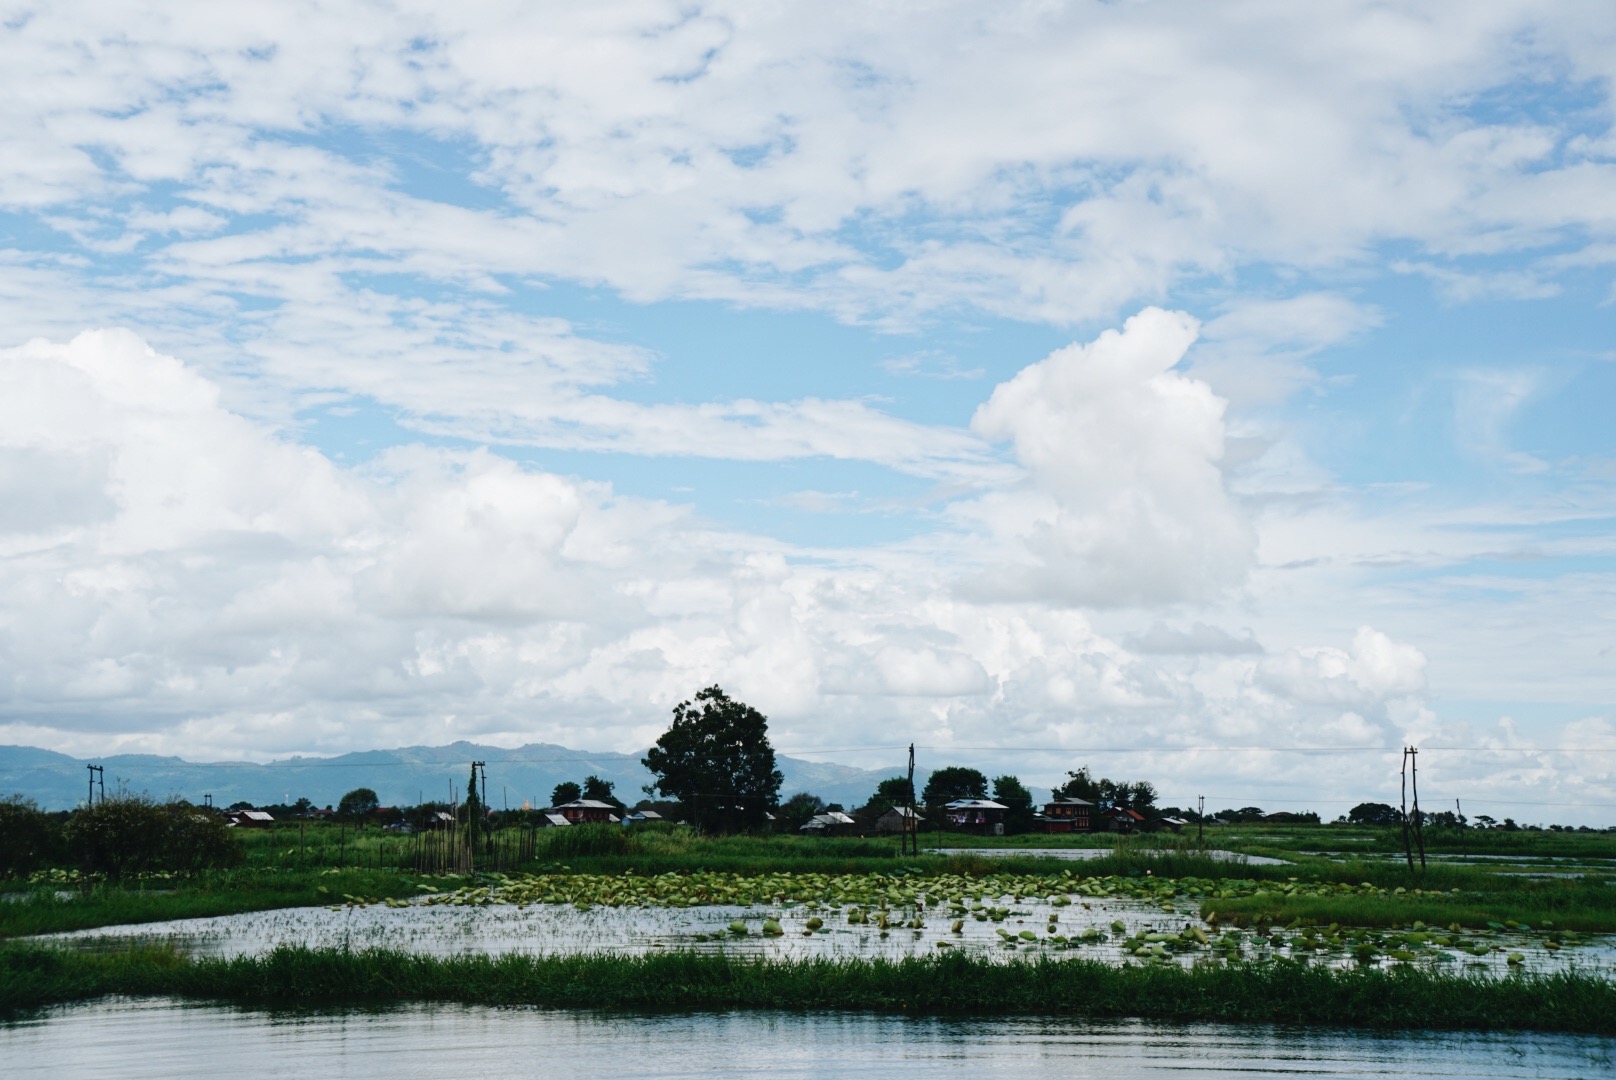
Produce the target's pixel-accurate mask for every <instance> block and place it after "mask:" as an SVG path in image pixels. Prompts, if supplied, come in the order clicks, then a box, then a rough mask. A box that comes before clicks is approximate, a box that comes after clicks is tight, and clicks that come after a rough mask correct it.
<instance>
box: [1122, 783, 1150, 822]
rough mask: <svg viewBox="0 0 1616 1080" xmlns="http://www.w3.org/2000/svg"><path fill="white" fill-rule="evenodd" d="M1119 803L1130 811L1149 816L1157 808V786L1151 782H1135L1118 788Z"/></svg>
mask: <svg viewBox="0 0 1616 1080" xmlns="http://www.w3.org/2000/svg"><path fill="white" fill-rule="evenodd" d="M1117 801H1118V802H1119V803H1120V804H1121V805H1123V806H1126V807H1127V808H1128V809H1130V810H1137V811H1138V812H1139V813H1141V814H1148V813H1150V811H1152V810H1154V809H1155V807H1156V785H1155V784H1152V783H1151V782H1150V781H1149V780H1135V781H1134V782H1133V783H1131V784H1123V785H1120V786H1119V787H1118V788H1117Z"/></svg>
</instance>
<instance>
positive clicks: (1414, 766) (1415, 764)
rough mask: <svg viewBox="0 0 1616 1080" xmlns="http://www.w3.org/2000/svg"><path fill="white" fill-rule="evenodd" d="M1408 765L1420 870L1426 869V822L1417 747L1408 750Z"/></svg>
mask: <svg viewBox="0 0 1616 1080" xmlns="http://www.w3.org/2000/svg"><path fill="white" fill-rule="evenodd" d="M1408 763H1409V773H1410V780H1411V781H1412V783H1413V788H1414V840H1415V842H1416V843H1418V844H1419V846H1420V869H1421V870H1424V869H1425V821H1424V815H1423V814H1421V813H1420V750H1419V747H1417V746H1411V747H1409V748H1408Z"/></svg>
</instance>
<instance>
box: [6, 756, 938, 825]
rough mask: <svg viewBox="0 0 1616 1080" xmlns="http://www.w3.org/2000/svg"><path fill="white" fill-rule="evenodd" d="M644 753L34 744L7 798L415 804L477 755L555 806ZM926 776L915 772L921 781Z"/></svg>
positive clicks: (810, 766) (854, 800)
mask: <svg viewBox="0 0 1616 1080" xmlns="http://www.w3.org/2000/svg"><path fill="white" fill-rule="evenodd" d="M642 756H643V755H642V754H639V753H636V754H617V753H611V752H606V751H591V750H572V749H569V748H568V747H565V746H556V745H553V744H551V743H529V744H528V745H526V746H520V747H517V748H516V749H514V750H513V749H507V748H504V747H498V746H480V745H478V744H476V743H470V742H454V743H450V744H449V745H447V746H406V747H400V748H398V749H395V750H363V751H358V752H355V753H351V754H342V755H340V756H338V757H330V758H315V757H289V758H282V759H279V760H276V761H270V762H266V763H262V764H260V763H258V762H250V761H208V762H199V761H186V760H184V759H183V758H178V757H160V756H157V755H154V754H114V755H111V756H109V757H103V758H94V759H85V758H75V757H69V756H68V755H66V754H59V753H56V752H55V751H53V750H42V749H39V748H38V747H33V746H0V797H4V796H6V795H10V794H13V793H16V794H19V795H24V796H26V797H28V798H31V799H33V800H34V801H36V802H37V803H39V805H40V806H42V807H44V808H45V809H47V810H66V809H70V808H72V807H74V806H76V805H79V804H80V803H82V802H83V801H84V798H85V795H86V792H87V783H86V782H87V780H88V777H89V775H90V774H89V773H88V772H87V771H86V769H85V766H86V765H90V764H96V765H100V766H102V767H103V768H104V770H105V772H104V774H103V778H104V780H105V783H106V790H107V792H108V793H109V794H112V793H114V792H115V791H118V790H123V791H129V792H145V793H147V794H150V795H152V796H154V797H156V798H159V799H166V798H168V797H170V796H176V797H181V798H186V799H189V800H190V801H192V802H195V803H200V802H202V801H203V797H204V796H205V795H211V796H212V797H213V804H214V805H215V806H229V805H231V804H232V803H236V802H248V803H252V804H254V805H259V806H262V805H269V804H275V803H290V802H295V801H296V800H297V799H298V798H300V797H302V798H307V799H309V800H310V801H312V802H313V803H314V804H315V805H316V806H326V805H328V804H329V805H332V806H335V805H336V803H337V802H338V800H340V799H341V798H342V796H343V794H344V793H346V792H348V791H351V790H353V789H354V788H360V787H367V788H370V789H372V790H374V791H375V792H376V795H377V797H378V798H379V799H380V800H381V802H382V805H384V806H389V805H413V804H415V803H418V802H421V801H423V800H447V799H450V798H459V799H464V798H465V792H466V780H467V778H468V777H469V775H470V767H471V762H473V761H483V762H486V763H487V772H488V801H489V803H490V804H491V805H492V806H494V807H495V808H499V807H501V806H507V805H508V806H513V807H514V806H521V805H523V804H524V803H527V804H530V805H532V806H548V805H549V803H550V792H551V790H552V789H554V787H555V786H556V785H557V784H559V783H562V782H563V781H567V780H571V781H573V782H574V783H582V782H583V779H584V777H585V776H588V775H591V774H593V775H595V776H599V777H600V778H601V779H603V780H609V781H611V782H612V783H613V784H614V785H616V794H617V797H618V798H620V799H622V800H623V801H624V802H626V803H628V804H629V805H631V806H632V805H633V804H634V803H635V802H637V801H638V800H639V799H640V798H641V797H642V794H643V793H642V791H641V788H642V787H643V786H644V785H646V784H649V783H650V782H651V779H652V777H651V774H650V773H649V772H648V771H647V770H646V769H645V767H644V766H643V765H641V764H640V758H641V757H642ZM775 764H776V767H777V768H779V770H780V771H781V772H782V773H783V774H784V775H785V783H784V784H783V785H782V786H781V788H780V797H781V798H782V799H785V798H788V797H790V796H791V795H792V794H794V793H795V792H799V791H810V792H812V793H813V794H815V795H818V796H819V797H820V798H822V799H824V800H825V801H826V802H839V803H842V804H843V805H845V806H849V807H851V806H858V805H862V804H863V803H864V801H865V800H866V799H868V798H869V797H870V795H871V794H873V793H874V791H875V786H876V784H877V783H878V782H880V781H881V780H884V779H885V778H887V777H889V776H897V775H899V774H900V773H901V772H902V769H901V768H900V767H898V766H893V767H892V768H889V769H855V768H852V767H850V766H846V765H834V764H829V763H825V762H814V761H803V760H801V759H799V758H791V757H785V756H783V755H776V758H775ZM924 783H925V774H923V773H919V772H917V773H916V775H915V785H916V787H917V788H918V787H920V786H922V785H924Z"/></svg>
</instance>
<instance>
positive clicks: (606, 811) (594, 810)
mask: <svg viewBox="0 0 1616 1080" xmlns="http://www.w3.org/2000/svg"><path fill="white" fill-rule="evenodd" d="M616 809H617V807H615V806H613V805H612V804H611V803H609V802H601V801H600V800H599V799H574V800H572V801H571V802H567V803H562V804H561V805H560V806H556V807H552V808H551V810H550V812H551V813H552V814H560V815H561V816H562V817H564V818H566V819H567V823H568V824H569V825H609V824H611V823H613V822H615V821H616V820H617V815H616V814H614V813H612V811H613V810H616Z"/></svg>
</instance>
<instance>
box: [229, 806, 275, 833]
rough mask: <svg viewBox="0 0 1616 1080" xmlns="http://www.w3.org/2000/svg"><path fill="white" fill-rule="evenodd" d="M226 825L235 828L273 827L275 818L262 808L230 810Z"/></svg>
mask: <svg viewBox="0 0 1616 1080" xmlns="http://www.w3.org/2000/svg"><path fill="white" fill-rule="evenodd" d="M225 817H227V818H229V822H228V823H227V827H229V828H235V829H273V828H274V827H275V819H274V818H273V817H271V816H270V815H269V814H267V813H265V812H264V811H262V810H232V811H230V812H229V813H228V814H226V815H225Z"/></svg>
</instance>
